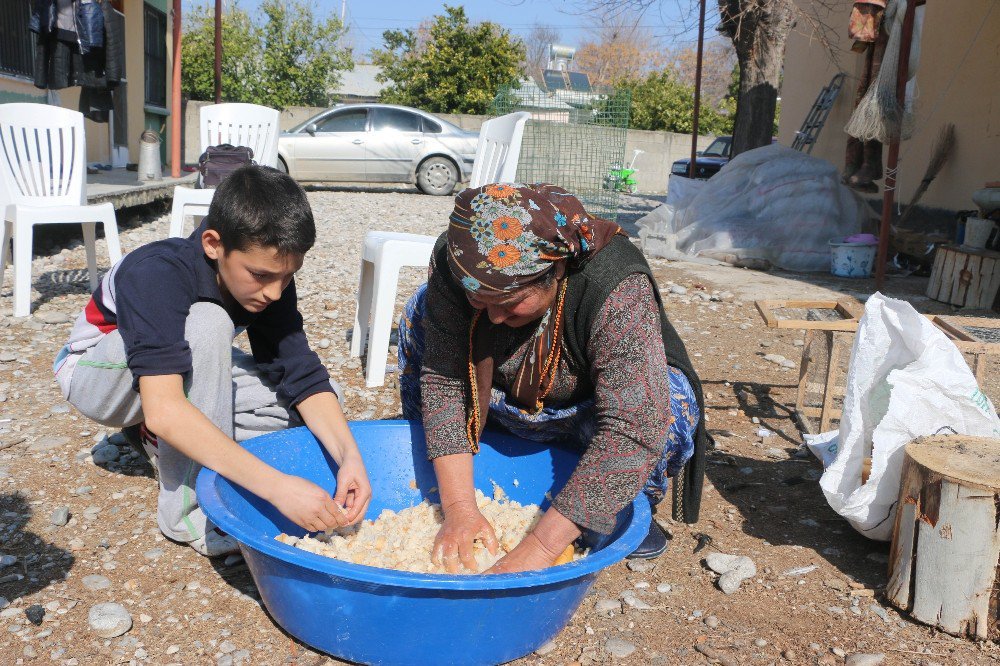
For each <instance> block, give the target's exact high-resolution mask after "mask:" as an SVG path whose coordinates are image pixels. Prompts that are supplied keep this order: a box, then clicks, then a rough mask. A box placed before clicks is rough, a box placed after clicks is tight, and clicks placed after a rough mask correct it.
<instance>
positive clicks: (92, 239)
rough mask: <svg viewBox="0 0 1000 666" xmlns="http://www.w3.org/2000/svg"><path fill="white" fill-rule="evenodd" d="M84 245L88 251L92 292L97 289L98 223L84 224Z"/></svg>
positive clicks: (88, 267)
mask: <svg viewBox="0 0 1000 666" xmlns="http://www.w3.org/2000/svg"><path fill="white" fill-rule="evenodd" d="M83 245H84V247H85V248H86V250H87V272H88V273H89V274H90V291H92V292H93V291H94V290H95V289H97V284H98V280H97V223H96V222H84V223H83Z"/></svg>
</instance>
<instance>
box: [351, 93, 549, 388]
mask: <svg viewBox="0 0 1000 666" xmlns="http://www.w3.org/2000/svg"><path fill="white" fill-rule="evenodd" d="M530 117H531V114H530V113H528V112H526V111H519V112H517V113H510V114H507V115H506V116H500V117H499V118H493V119H492V120H487V121H486V122H485V123H483V127H482V129H481V130H480V132H479V143H478V145H477V146H476V160H475V162H473V165H472V177H471V179H470V182H469V186H470V187H481V186H483V185H486V184H487V183H504V182H512V181H513V180H514V173H515V172H516V171H517V162H518V159H519V157H520V155H521V137H522V135H523V134H524V124H525V123H526V122H527V120H528V118H530ZM436 242H437V238H436V237H434V236H421V235H419V234H403V233H395V232H391V231H369V232H368V233H366V234H365V242H364V247H363V248H362V251H361V277H360V278H359V280H358V304H357V309H356V310H355V315H354V334H353V335H352V337H351V356H361V353H362V351H364V348H365V346H366V344H367V347H368V363H367V365H366V367H365V384H366V385H367V386H369V387H372V386H382V384H384V383H385V361H386V354H387V352H388V349H389V336H390V334H391V333H392V322H393V317H392V315H393V308H394V307H395V304H396V286H397V285H398V284H399V270H400V269H401V268H402V267H403V266H427V265H428V264H429V263H430V260H431V253H432V252H433V251H434V244H435V243H436ZM369 320H371V326H370V327H369Z"/></svg>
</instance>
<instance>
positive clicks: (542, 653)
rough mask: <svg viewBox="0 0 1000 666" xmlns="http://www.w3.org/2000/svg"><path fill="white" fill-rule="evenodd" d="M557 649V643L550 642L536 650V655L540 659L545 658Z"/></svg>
mask: <svg viewBox="0 0 1000 666" xmlns="http://www.w3.org/2000/svg"><path fill="white" fill-rule="evenodd" d="M555 649H556V643H555V641H549V642H548V643H546V644H545V645H542V646H541V647H540V648H538V649H537V650H535V654H537V655H538V656H539V657H544V656H545V655H547V654H549V653H550V652H552V651H553V650H555Z"/></svg>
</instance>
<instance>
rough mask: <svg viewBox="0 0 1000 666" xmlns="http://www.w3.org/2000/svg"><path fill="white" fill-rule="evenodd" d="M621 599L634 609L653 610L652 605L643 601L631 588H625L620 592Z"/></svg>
mask: <svg viewBox="0 0 1000 666" xmlns="http://www.w3.org/2000/svg"><path fill="white" fill-rule="evenodd" d="M622 601H624V602H625V604H626V605H627V606H629V607H631V608H634V609H636V610H653V607H652V606H650V605H649V604H647V603H646V602H645V601H643V600H642V599H640V598H639V597H637V596H635V592H633V591H632V590H626V591H625V592H624V593H623V594H622Z"/></svg>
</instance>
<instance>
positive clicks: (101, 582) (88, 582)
mask: <svg viewBox="0 0 1000 666" xmlns="http://www.w3.org/2000/svg"><path fill="white" fill-rule="evenodd" d="M81 582H82V583H83V586H84V587H85V588H87V589H88V590H90V591H91V592H97V591H98V590H106V589H108V588H109V587H111V581H110V580H109V579H108V578H106V577H105V576H102V575H100V574H91V575H90V576H84V577H83V580H82V581H81Z"/></svg>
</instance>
